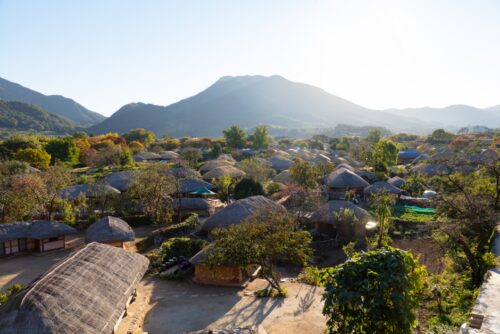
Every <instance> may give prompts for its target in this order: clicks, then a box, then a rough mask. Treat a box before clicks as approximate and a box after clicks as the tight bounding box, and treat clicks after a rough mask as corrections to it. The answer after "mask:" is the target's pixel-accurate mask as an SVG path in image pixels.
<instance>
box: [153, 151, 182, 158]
mask: <svg viewBox="0 0 500 334" xmlns="http://www.w3.org/2000/svg"><path fill="white" fill-rule="evenodd" d="M158 154H159V155H160V158H161V159H162V160H175V159H179V157H180V156H179V153H177V152H174V151H162V152H160V153H158Z"/></svg>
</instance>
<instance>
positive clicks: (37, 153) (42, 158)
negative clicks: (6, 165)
mask: <svg viewBox="0 0 500 334" xmlns="http://www.w3.org/2000/svg"><path fill="white" fill-rule="evenodd" d="M14 159H16V160H19V161H24V162H26V163H28V164H29V165H30V166H32V167H35V168H39V169H46V168H47V167H49V164H50V154H48V153H47V152H45V151H44V150H41V149H39V148H25V149H22V150H20V151H17V152H16V153H15V154H14Z"/></svg>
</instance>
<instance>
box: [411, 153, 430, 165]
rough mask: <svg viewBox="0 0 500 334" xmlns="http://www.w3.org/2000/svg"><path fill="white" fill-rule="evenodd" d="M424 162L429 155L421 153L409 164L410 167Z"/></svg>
mask: <svg viewBox="0 0 500 334" xmlns="http://www.w3.org/2000/svg"><path fill="white" fill-rule="evenodd" d="M424 160H429V155H428V154H425V153H422V154H420V155H419V156H418V157H416V158H415V159H413V160H412V162H411V164H412V165H416V164H418V163H419V162H422V161H424Z"/></svg>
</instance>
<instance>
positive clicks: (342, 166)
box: [337, 163, 354, 172]
mask: <svg viewBox="0 0 500 334" xmlns="http://www.w3.org/2000/svg"><path fill="white" fill-rule="evenodd" d="M337 168H345V169H347V170H350V171H351V172H354V167H352V166H351V165H349V164H348V163H341V164H338V165H337Z"/></svg>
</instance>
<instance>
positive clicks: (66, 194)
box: [59, 184, 120, 200]
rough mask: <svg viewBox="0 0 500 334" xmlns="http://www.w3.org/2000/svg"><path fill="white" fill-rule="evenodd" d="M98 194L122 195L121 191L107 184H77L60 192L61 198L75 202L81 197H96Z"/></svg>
mask: <svg viewBox="0 0 500 334" xmlns="http://www.w3.org/2000/svg"><path fill="white" fill-rule="evenodd" d="M98 194H116V195H119V194H120V190H118V189H116V188H114V187H112V186H110V185H107V184H75V185H72V186H69V187H66V188H64V189H61V190H60V191H59V196H61V197H62V198H64V199H67V200H73V199H75V198H77V197H78V196H80V195H83V196H85V197H94V196H96V195H98Z"/></svg>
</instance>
